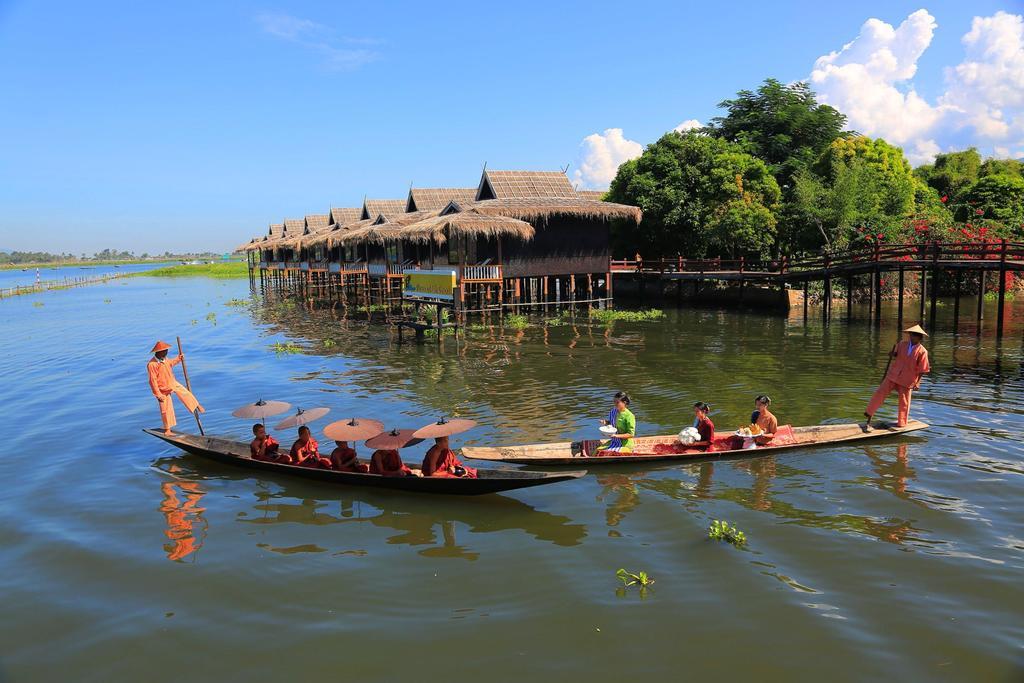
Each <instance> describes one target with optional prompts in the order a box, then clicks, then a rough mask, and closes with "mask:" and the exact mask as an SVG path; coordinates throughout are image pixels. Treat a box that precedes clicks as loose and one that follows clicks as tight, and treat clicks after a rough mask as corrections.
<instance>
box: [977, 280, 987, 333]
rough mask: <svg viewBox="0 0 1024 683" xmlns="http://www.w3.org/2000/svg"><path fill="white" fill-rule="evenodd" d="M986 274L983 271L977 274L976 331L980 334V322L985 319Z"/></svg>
mask: <svg viewBox="0 0 1024 683" xmlns="http://www.w3.org/2000/svg"><path fill="white" fill-rule="evenodd" d="M986 275H988V273H987V272H986V271H984V270H982V271H981V272H979V273H978V331H979V332H981V321H982V320H984V318H985V284H986V283H985V280H986V279H987V278H986Z"/></svg>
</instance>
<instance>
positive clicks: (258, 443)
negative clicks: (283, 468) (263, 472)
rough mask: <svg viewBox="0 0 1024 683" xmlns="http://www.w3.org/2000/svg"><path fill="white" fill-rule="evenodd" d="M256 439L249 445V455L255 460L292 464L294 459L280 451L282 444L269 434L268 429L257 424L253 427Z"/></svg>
mask: <svg viewBox="0 0 1024 683" xmlns="http://www.w3.org/2000/svg"><path fill="white" fill-rule="evenodd" d="M252 434H253V436H254V437H256V438H254V439H253V440H252V443H250V444H249V455H250V457H252V459H253V460H266V461H267V462H280V463H285V464H287V463H290V462H291V461H292V457H291V456H290V455H288V454H287V453H282V452H281V451H280V448H281V444H279V443H278V442H277V439H275V438H274V437H272V436H271V435H270V434H267V428H266V427H264V426H263V425H262V424H260V423H259V422H257V423H256V424H254V425H253V426H252Z"/></svg>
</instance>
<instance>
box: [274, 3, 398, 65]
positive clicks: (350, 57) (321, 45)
mask: <svg viewBox="0 0 1024 683" xmlns="http://www.w3.org/2000/svg"><path fill="white" fill-rule="evenodd" d="M256 23H258V24H259V25H260V27H261V28H262V29H263V31H264V32H265V33H268V34H270V35H272V36H274V37H275V38H279V39H281V40H284V41H287V42H290V43H295V44H296V45H301V46H302V47H304V48H306V49H308V50H311V51H313V52H315V53H318V54H319V55H320V56H321V58H322V60H323V65H324V66H325V67H326V68H328V69H331V70H333V71H349V70H351V69H355V68H358V67H360V66H362V65H364V64H366V63H368V62H372V61H374V60H375V59H377V57H378V56H379V55H378V53H377V52H376V51H374V50H371V49H369V48H368V47H365V46H369V45H375V44H377V43H378V41H376V40H374V39H372V38H350V37H345V36H341V37H339V36H336V35H335V32H334V31H333V30H332V29H331V28H330V27H328V26H324V25H323V24H318V23H316V22H315V21H310V20H309V19H300V18H298V17H293V16H291V15H290V14H284V13H281V12H261V13H260V14H257V15H256ZM355 46H363V47H355Z"/></svg>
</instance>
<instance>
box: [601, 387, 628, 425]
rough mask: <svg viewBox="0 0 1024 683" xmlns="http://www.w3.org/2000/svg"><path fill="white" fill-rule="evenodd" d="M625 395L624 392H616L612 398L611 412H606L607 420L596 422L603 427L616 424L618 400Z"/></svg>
mask: <svg viewBox="0 0 1024 683" xmlns="http://www.w3.org/2000/svg"><path fill="white" fill-rule="evenodd" d="M625 395H626V392H624V391H616V392H615V396H613V397H612V408H611V410H609V411H608V419H607V420H598V422H600V423H601V426H604V425H614V424H615V423H616V421H618V419H619V408H618V405H619V399H620V398H622V397H623V396H625Z"/></svg>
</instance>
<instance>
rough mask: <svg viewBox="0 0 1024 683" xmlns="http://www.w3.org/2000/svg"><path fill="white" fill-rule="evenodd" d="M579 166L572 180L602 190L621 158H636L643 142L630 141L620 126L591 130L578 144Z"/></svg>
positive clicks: (616, 169)
mask: <svg viewBox="0 0 1024 683" xmlns="http://www.w3.org/2000/svg"><path fill="white" fill-rule="evenodd" d="M580 148H581V151H580V156H579V163H578V164H577V165H578V167H579V168H578V169H577V170H576V171H575V172H574V173H573V177H574V179H575V181H576V182H577V183H579V184H581V185H582V186H583V187H588V188H597V189H603V188H606V187H608V185H609V184H610V183H611V182H612V179H614V178H615V172H616V171H618V169H619V165H620V164H622V162H624V161H629V160H630V159H635V158H636V157H638V156H640V153H641V152H643V151H644V147H643V145H641V144H640V143H639V142H636V141H635V140H629V139H627V138H626V137H625V136H624V135H623V134H622V129H621V128H608V129H606V130H605V131H604V133H593V134H591V135H588V136H587V137H585V138H583V142H581V143H580Z"/></svg>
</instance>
